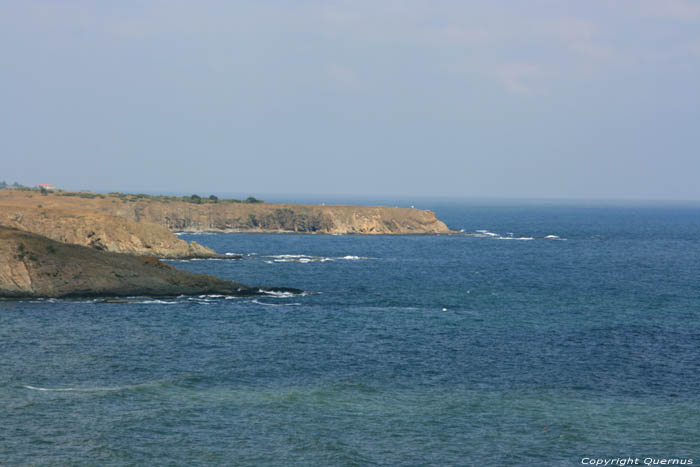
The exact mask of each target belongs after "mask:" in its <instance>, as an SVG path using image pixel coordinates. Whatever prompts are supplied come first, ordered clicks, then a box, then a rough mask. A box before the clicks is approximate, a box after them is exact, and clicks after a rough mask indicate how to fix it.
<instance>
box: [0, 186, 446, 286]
mask: <svg viewBox="0 0 700 467" xmlns="http://www.w3.org/2000/svg"><path fill="white" fill-rule="evenodd" d="M174 232H298V233H320V234H394V235H403V234H447V233H453V232H452V231H451V230H450V229H449V228H448V227H447V226H446V225H445V224H444V223H443V222H442V221H440V220H438V219H437V218H436V217H435V214H434V213H433V212H431V211H424V210H419V209H406V208H389V207H370V206H325V205H304V204H272V203H259V202H236V201H233V200H222V201H219V200H217V199H215V197H212V199H209V200H205V201H204V202H203V200H202V199H201V198H199V197H196V198H194V197H190V198H189V200H185V198H174V197H152V196H147V195H124V194H121V193H114V194H109V195H105V194H96V193H50V192H46V191H45V190H42V191H32V190H0V297H4V298H36V297H81V296H91V297H95V296H112V297H124V296H138V295H145V296H173V295H191V294H226V295H252V294H259V293H264V292H265V291H270V290H278V291H279V290H289V291H291V289H265V288H261V287H248V286H245V285H242V284H238V283H236V282H232V281H226V280H222V279H218V278H216V277H213V276H207V275H199V274H193V273H189V272H186V271H180V270H176V269H174V268H172V267H171V266H169V265H167V264H164V263H162V262H160V261H159V260H158V259H156V258H162V259H177V258H213V257H219V258H221V257H222V256H221V255H219V254H217V253H216V252H215V251H213V250H211V249H209V248H206V247H204V246H202V245H199V244H197V243H195V242H190V243H188V242H186V241H184V240H182V239H180V238H178V237H177V236H176V235H175V234H174ZM225 258H228V259H231V258H236V257H231V256H225ZM238 258H240V257H238ZM297 292H298V291H297Z"/></svg>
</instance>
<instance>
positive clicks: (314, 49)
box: [0, 0, 700, 199]
mask: <svg viewBox="0 0 700 467" xmlns="http://www.w3.org/2000/svg"><path fill="white" fill-rule="evenodd" d="M0 82H1V83H2V88H1V89H2V91H0V99H1V100H0V160H2V164H1V168H0V180H3V179H5V180H7V181H8V182H12V181H15V180H18V181H20V182H23V183H27V184H29V183H53V184H55V185H59V186H63V187H66V188H70V189H82V188H85V189H93V190H107V191H109V190H124V191H149V192H153V191H168V192H173V191H181V192H185V193H190V192H198V193H210V192H238V193H251V194H260V195H264V194H265V193H319V194H324V193H325V194H339V193H344V194H373V195H409V196H421V195H448V196H467V197H468V196H503V197H584V198H652V199H700V181H699V178H700V0H630V1H612V0H611V1H605V2H603V1H568V2H567V1H560V0H557V1H534V0H528V1H508V2H491V1H480V2H468V1H437V0H432V1H417V0H405V1H381V0H374V1H359V0H348V1H325V2H321V1H302V0H299V1H281V0H280V1H260V0H257V1H239V2H233V1H221V2H214V1H197V2H195V1H187V2H183V1H170V0H169V1H141V2H133V1H119V2H103V1H97V0H96V1H69V0H66V1H61V2H58V1H44V2H41V1H31V0H22V1H9V0H0Z"/></svg>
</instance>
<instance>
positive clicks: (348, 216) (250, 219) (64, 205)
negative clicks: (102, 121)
mask: <svg viewBox="0 0 700 467" xmlns="http://www.w3.org/2000/svg"><path fill="white" fill-rule="evenodd" d="M27 196H29V195H27V194H26V193H23V192H11V191H0V208H1V207H2V204H3V203H5V204H9V205H12V204H13V203H14V205H15V206H16V205H18V203H22V204H24V205H32V206H36V203H41V204H42V205H43V206H44V208H45V209H61V210H71V211H76V210H77V211H80V212H90V211H93V212H94V211H97V212H101V213H103V214H106V215H111V216H116V217H120V218H123V219H127V220H130V221H133V222H138V223H142V222H151V223H154V224H158V225H160V226H163V227H166V228H167V229H169V230H171V231H184V232H201V231H222V232H227V231H228V232H232V231H234V232H303V233H325V234H444V233H451V232H452V231H451V230H450V229H449V228H448V227H447V226H446V225H445V224H444V223H443V222H442V221H440V220H438V219H437V218H436V217H435V214H434V213H433V212H431V211H424V210H419V209H408V208H390V207H372V206H320V205H309V204H272V203H255V204H248V203H231V202H219V203H217V204H193V203H186V202H182V201H167V202H166V201H159V200H155V199H147V198H145V199H144V198H139V197H136V196H132V197H129V198H119V197H115V196H110V195H101V196H102V197H100V196H95V197H93V198H81V197H77V196H59V195H56V194H49V195H46V196H42V195H39V194H34V195H33V197H32V198H30V199H29V200H28V199H27V198H26V197H27Z"/></svg>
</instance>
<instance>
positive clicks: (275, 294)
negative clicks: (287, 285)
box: [258, 289, 307, 298]
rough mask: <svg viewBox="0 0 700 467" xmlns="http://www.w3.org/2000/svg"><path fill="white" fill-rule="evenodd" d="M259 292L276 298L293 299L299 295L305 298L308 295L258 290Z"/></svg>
mask: <svg viewBox="0 0 700 467" xmlns="http://www.w3.org/2000/svg"><path fill="white" fill-rule="evenodd" d="M258 292H260V293H262V294H265V295H268V296H270V297H276V298H291V297H297V296H299V295H301V296H304V295H307V293H305V292H304V293H301V294H294V293H292V292H277V291H274V290H263V289H258Z"/></svg>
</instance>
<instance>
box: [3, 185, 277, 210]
mask: <svg viewBox="0 0 700 467" xmlns="http://www.w3.org/2000/svg"><path fill="white" fill-rule="evenodd" d="M7 188H9V189H13V190H18V191H31V192H38V193H41V194H42V195H43V196H47V195H49V194H52V193H53V194H55V195H56V196H69V197H77V198H84V199H95V198H100V199H105V198H107V197H110V198H113V199H112V202H118V201H116V199H119V200H121V201H122V202H123V203H128V202H135V201H141V200H144V201H160V202H162V203H170V202H176V201H180V202H185V203H192V204H217V203H264V202H265V201H263V200H261V199H258V198H255V197H254V196H249V197H247V198H246V199H244V200H240V199H235V198H231V199H220V198H219V197H218V196H216V195H209V197H202V196H200V195H198V194H192V195H190V196H166V195H147V194H145V193H137V194H130V193H120V192H117V191H115V192H111V193H108V194H106V195H105V194H102V193H93V192H90V191H79V192H75V191H63V190H61V189H57V190H55V191H52V190H47V189H46V188H45V187H38V188H37V187H28V186H25V185H22V184H20V183H18V182H14V183H13V184H12V185H9V184H8V183H7V182H4V181H0V189H7ZM115 198H116V199H115Z"/></svg>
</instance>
